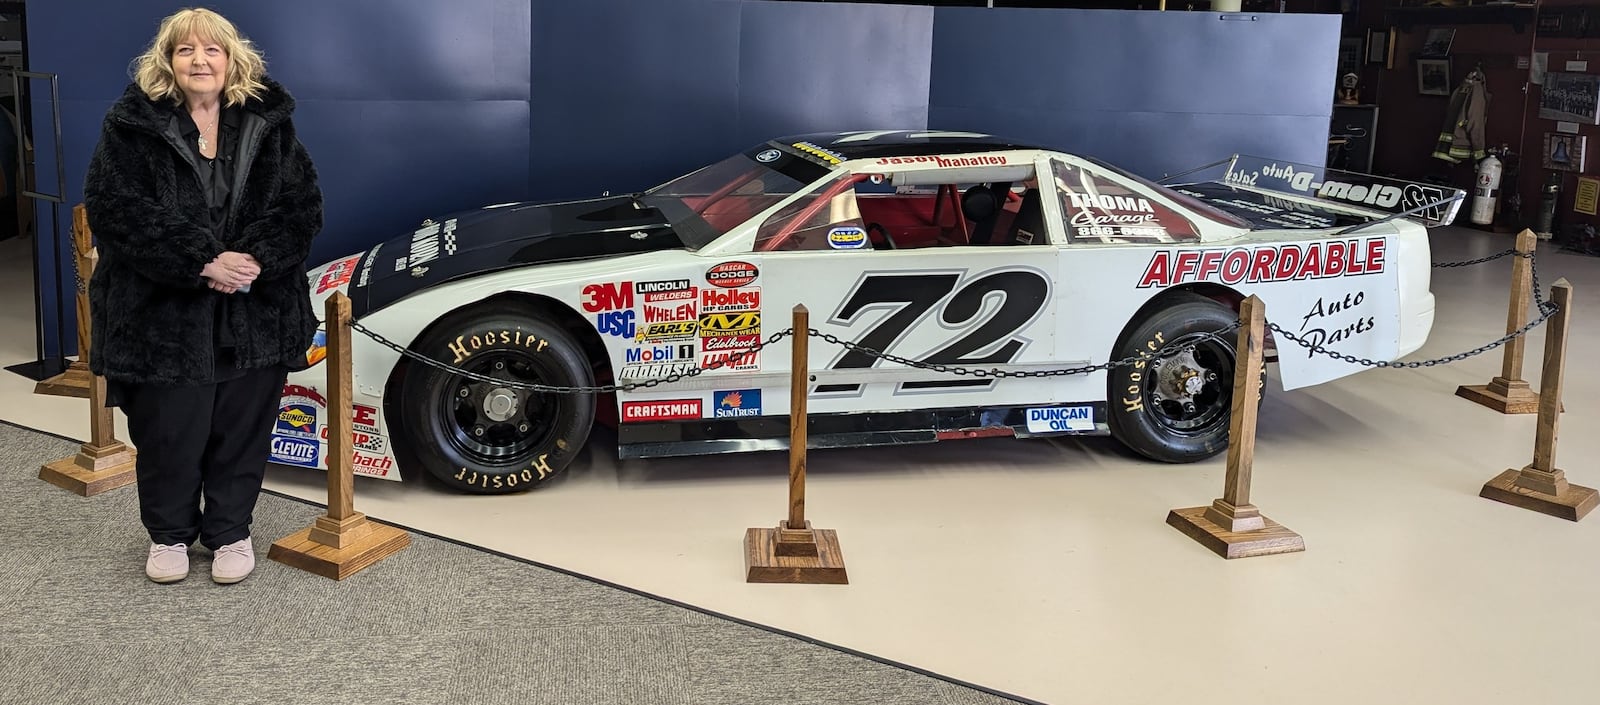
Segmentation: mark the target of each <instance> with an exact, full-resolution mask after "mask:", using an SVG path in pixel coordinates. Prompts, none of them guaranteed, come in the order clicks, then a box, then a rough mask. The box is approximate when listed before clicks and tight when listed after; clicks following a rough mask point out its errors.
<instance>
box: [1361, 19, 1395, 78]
mask: <svg viewBox="0 0 1600 705" xmlns="http://www.w3.org/2000/svg"><path fill="white" fill-rule="evenodd" d="M1367 63H1369V64H1382V65H1383V67H1384V68H1386V69H1392V68H1394V32H1390V31H1388V30H1386V29H1369V30H1367Z"/></svg>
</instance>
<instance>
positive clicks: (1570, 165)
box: [1541, 132, 1588, 173]
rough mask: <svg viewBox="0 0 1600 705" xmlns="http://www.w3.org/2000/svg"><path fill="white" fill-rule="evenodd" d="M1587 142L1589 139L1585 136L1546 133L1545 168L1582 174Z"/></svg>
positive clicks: (1543, 160) (1543, 156)
mask: <svg viewBox="0 0 1600 705" xmlns="http://www.w3.org/2000/svg"><path fill="white" fill-rule="evenodd" d="M1587 142H1588V138H1586V137H1584V136H1583V135H1569V134H1566V133H1563V132H1546V133H1544V154H1543V155H1542V158H1541V161H1542V162H1543V163H1544V168H1546V169H1555V170H1557V171H1576V172H1580V173H1582V172H1583V167H1584V152H1585V151H1586V150H1585V149H1584V148H1585V147H1586V146H1588V145H1587Z"/></svg>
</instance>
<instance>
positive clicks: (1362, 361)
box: [350, 250, 1557, 394]
mask: <svg viewBox="0 0 1600 705" xmlns="http://www.w3.org/2000/svg"><path fill="white" fill-rule="evenodd" d="M1512 255H1515V256H1518V257H1527V258H1528V260H1529V262H1528V264H1529V269H1530V271H1531V274H1532V279H1533V300H1534V302H1535V304H1536V306H1537V307H1538V309H1539V317H1538V318H1536V319H1534V320H1532V321H1530V322H1528V324H1527V325H1525V326H1523V327H1522V328H1520V329H1518V330H1517V331H1516V332H1513V333H1511V334H1509V335H1506V336H1504V337H1502V338H1500V339H1499V340H1496V341H1494V342H1491V343H1489V344H1487V345H1483V346H1480V347H1477V348H1474V349H1472V350H1469V351H1467V352H1463V353H1457V354H1455V355H1449V356H1446V357H1440V358H1434V359H1432V360H1417V361H1412V362H1391V361H1388V360H1370V359H1367V358H1359V357H1355V356H1352V355H1347V354H1345V353H1341V352H1338V351H1335V350H1329V349H1328V348H1326V347H1323V346H1321V345H1315V344H1313V343H1311V342H1310V341H1308V340H1306V339H1304V338H1301V337H1299V336H1296V335H1295V334H1293V333H1291V332H1289V331H1288V330H1285V329H1284V328H1283V327H1281V326H1279V325H1278V324H1276V323H1273V322H1272V321H1267V327H1268V328H1270V329H1271V330H1272V332H1273V333H1274V334H1276V335H1277V336H1281V337H1282V338H1284V339H1285V340H1289V341H1292V342H1294V343H1296V344H1298V345H1300V346H1301V347H1303V348H1306V349H1307V350H1308V351H1310V353H1311V354H1314V355H1315V354H1321V355H1327V356H1328V357H1332V358H1334V359H1337V360H1343V361H1345V362H1348V363H1352V364H1357V365H1362V366H1365V367H1384V368H1407V369H1414V368H1419V367H1433V366H1435V365H1445V364H1449V363H1452V362H1458V361H1460V360H1465V359H1467V358H1469V357H1473V356H1475V355H1481V354H1483V353H1486V352H1488V351H1490V350H1494V349H1495V348H1498V347H1500V346H1502V345H1505V344H1506V343H1509V342H1511V341H1512V340H1515V339H1516V338H1518V337H1521V336H1523V335H1526V334H1527V333H1528V332H1529V331H1531V330H1533V329H1534V328H1537V327H1538V326H1540V325H1541V324H1543V323H1544V322H1545V321H1547V320H1549V319H1550V317H1551V316H1553V315H1555V313H1556V310H1557V305H1556V304H1555V303H1554V302H1547V301H1545V300H1544V293H1543V292H1542V291H1541V290H1540V286H1539V269H1538V258H1537V257H1535V256H1534V253H1531V252H1530V253H1526V254H1524V253H1519V252H1517V251H1516V250H1506V251H1504V252H1499V253H1496V254H1494V255H1490V256H1488V257H1481V258H1478V259H1474V260H1465V261H1461V262H1435V263H1433V266H1434V267H1436V268H1448V267H1466V266H1470V265H1475V264H1482V263H1484V262H1492V261H1494V260H1497V259H1500V258H1502V257H1509V256H1512ZM1242 325H1243V323H1242V322H1241V321H1238V320H1235V321H1233V322H1232V323H1231V324H1229V325H1227V326H1226V327H1224V328H1222V329H1221V330H1217V331H1213V332H1210V333H1206V334H1205V335H1203V336H1201V337H1200V338H1198V339H1196V340H1191V341H1186V342H1184V343H1181V344H1173V345H1168V346H1166V347H1164V348H1161V349H1160V350H1157V351H1154V352H1151V353H1140V354H1138V355H1132V356H1129V357H1125V358H1122V359H1120V360H1111V361H1107V362H1103V363H1100V364H1098V365H1081V366H1078V367H1064V368H1060V369H1053V370H1002V369H1000V368H997V367H991V368H989V369H980V368H972V367H964V366H961V365H946V364H939V363H929V362H923V361H921V360H914V359H911V358H908V357H903V356H900V355H895V354H893V353H889V352H885V351H883V350H877V349H874V348H870V347H867V346H865V345H861V344H859V343H855V342H851V341H848V340H845V339H843V338H840V337H838V336H836V335H833V334H831V333H824V332H822V331H819V330H817V329H815V328H809V329H807V330H806V334H807V335H809V336H811V337H814V338H821V339H822V340H824V341H827V342H829V343H832V344H834V345H838V346H839V347H842V348H844V349H846V350H851V351H854V352H859V353H861V354H864V355H867V356H869V357H872V358H875V359H878V360H885V361H887V362H893V363H896V364H899V365H904V366H906V367H912V368H916V369H920V370H929V371H931V372H938V373H940V374H952V375H958V376H971V377H977V378H993V379H1007V378H1025V377H1063V376H1067V375H1081V374H1088V373H1091V372H1098V371H1100V370H1111V369H1114V368H1117V367H1126V366H1128V365H1134V364H1138V363H1140V362H1148V361H1151V360H1156V359H1163V358H1167V357H1171V356H1173V355H1178V354H1181V353H1186V352H1191V351H1193V350H1194V348H1195V346H1196V345H1199V344H1200V343H1204V342H1211V341H1221V342H1225V343H1231V342H1232V341H1231V340H1229V339H1228V338H1227V337H1226V336H1229V334H1231V333H1234V332H1235V331H1237V330H1239V328H1240V326H1242ZM350 327H351V328H352V329H353V330H355V331H357V332H360V333H361V334H363V335H365V336H367V337H369V338H371V339H373V340H374V341H376V342H377V343H379V344H380V345H383V346H384V347H387V348H389V349H390V350H393V351H395V352H397V353H399V354H400V355H402V356H404V357H406V358H409V359H412V360H416V361H417V362H420V363H422V364H424V365H427V366H429V367H432V368H434V369H437V370H442V371H444V372H447V373H449V374H453V375H457V376H460V377H465V378H467V379H469V380H473V381H476V382H488V383H491V384H497V385H501V386H505V387H510V388H514V389H525V390H529V391H535V392H551V393H556V394H608V393H612V392H619V391H621V392H626V391H633V390H636V389H648V388H650V387H655V386H657V385H662V384H672V383H674V382H679V381H682V380H685V379H690V378H693V377H696V376H699V375H702V374H705V373H706V372H710V371H712V370H716V369H720V368H721V367H723V366H725V365H727V364H729V363H730V361H731V360H732V359H734V358H729V359H724V360H719V361H717V362H716V363H714V364H712V365H710V366H707V367H694V368H691V369H689V370H686V371H683V372H677V373H673V374H670V375H667V376H665V377H659V378H653V379H647V380H642V381H638V382H625V383H622V384H607V385H601V386H592V387H583V386H560V385H549V384H535V383H532V382H518V381H514V380H506V379H500V378H498V377H490V376H488V375H484V374H479V373H476V372H469V371H467V370H464V369H461V368H459V367H455V366H453V365H449V364H446V363H443V362H440V361H438V360H435V359H433V358H431V357H428V356H426V355H423V354H421V353H418V352H415V351H413V350H408V349H406V348H405V347H403V346H401V345H399V344H397V343H395V342H393V341H391V340H389V339H387V338H385V337H383V336H382V335H379V334H378V333H377V332H375V331H373V330H371V329H369V328H367V327H366V326H364V325H362V324H361V322H360V321H356V320H351V321H350ZM794 333H795V331H794V329H793V328H786V329H784V330H781V331H778V332H777V333H773V334H772V335H770V336H768V337H767V338H766V339H765V340H762V341H761V342H760V343H758V344H757V345H756V346H755V347H753V348H751V349H749V350H741V351H739V352H740V354H741V355H744V354H755V353H759V352H760V351H761V350H762V349H764V348H766V347H767V346H769V345H773V344H775V343H777V342H779V341H781V340H783V339H784V338H787V337H789V336H791V335H794Z"/></svg>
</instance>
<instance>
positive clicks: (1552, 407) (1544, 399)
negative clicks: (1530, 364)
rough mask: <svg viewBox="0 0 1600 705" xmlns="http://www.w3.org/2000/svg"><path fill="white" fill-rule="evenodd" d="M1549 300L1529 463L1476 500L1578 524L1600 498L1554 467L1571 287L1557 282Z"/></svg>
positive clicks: (1488, 487)
mask: <svg viewBox="0 0 1600 705" xmlns="http://www.w3.org/2000/svg"><path fill="white" fill-rule="evenodd" d="M1550 298H1551V300H1552V301H1554V302H1555V304H1556V306H1559V307H1560V308H1559V309H1557V310H1556V313H1555V315H1553V316H1551V317H1550V320H1549V321H1548V322H1547V323H1548V325H1547V326H1546V330H1545V338H1544V368H1543V369H1542V370H1541V371H1540V373H1539V425H1538V430H1537V431H1536V432H1535V434H1534V440H1533V462H1532V463H1529V464H1528V465H1527V466H1526V467H1524V468H1522V469H1521V470H1515V469H1512V470H1506V471H1505V472H1503V473H1500V474H1499V475H1498V476H1496V477H1495V478H1494V479H1493V480H1490V481H1488V482H1486V483H1484V485H1483V491H1481V492H1479V493H1478V496H1480V497H1484V498H1486V499H1492V500H1494V501H1496V502H1504V503H1506V504H1510V505H1514V506H1518V507H1522V508H1523V509H1531V510H1533V511H1536V512H1542V513H1545V514H1549V515H1551V516H1557V517H1561V518H1562V519H1567V520H1569V521H1578V520H1579V519H1582V518H1583V517H1584V515H1586V514H1588V513H1589V512H1590V511H1592V510H1593V509H1594V508H1595V506H1596V505H1600V493H1597V492H1596V491H1595V490H1593V489H1590V488H1588V487H1582V486H1579V485H1574V484H1571V483H1568V482H1567V474H1566V473H1565V472H1564V471H1562V470H1561V469H1559V468H1557V467H1556V428H1557V427H1558V426H1559V424H1560V420H1561V378H1562V376H1563V375H1564V374H1565V372H1566V366H1567V327H1568V325H1569V324H1570V323H1571V322H1572V285H1571V284H1569V283H1567V280H1566V279H1562V280H1560V281H1558V282H1556V284H1555V286H1554V287H1552V288H1551V294H1550Z"/></svg>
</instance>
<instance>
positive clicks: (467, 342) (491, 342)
mask: <svg viewBox="0 0 1600 705" xmlns="http://www.w3.org/2000/svg"><path fill="white" fill-rule="evenodd" d="M496 337H498V338H499V340H498V341H496ZM496 345H502V346H503V345H517V346H521V347H525V348H532V349H533V351H534V352H543V351H544V349H545V347H546V346H548V345H550V341H548V340H545V339H543V338H540V337H538V336H535V335H532V334H529V335H527V336H524V335H523V333H522V329H521V328H518V329H516V330H515V331H511V330H504V329H502V330H498V331H488V332H485V333H473V334H472V335H471V336H470V337H469V336H466V335H458V336H456V339H455V341H453V342H451V343H450V344H449V347H450V352H451V353H454V354H455V358H456V359H455V360H454V361H453V362H452V363H451V364H455V365H459V364H461V361H462V360H465V359H467V358H469V357H472V353H474V352H477V351H479V350H482V349H483V348H484V347H485V346H490V347H493V346H496ZM469 348H470V349H469Z"/></svg>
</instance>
